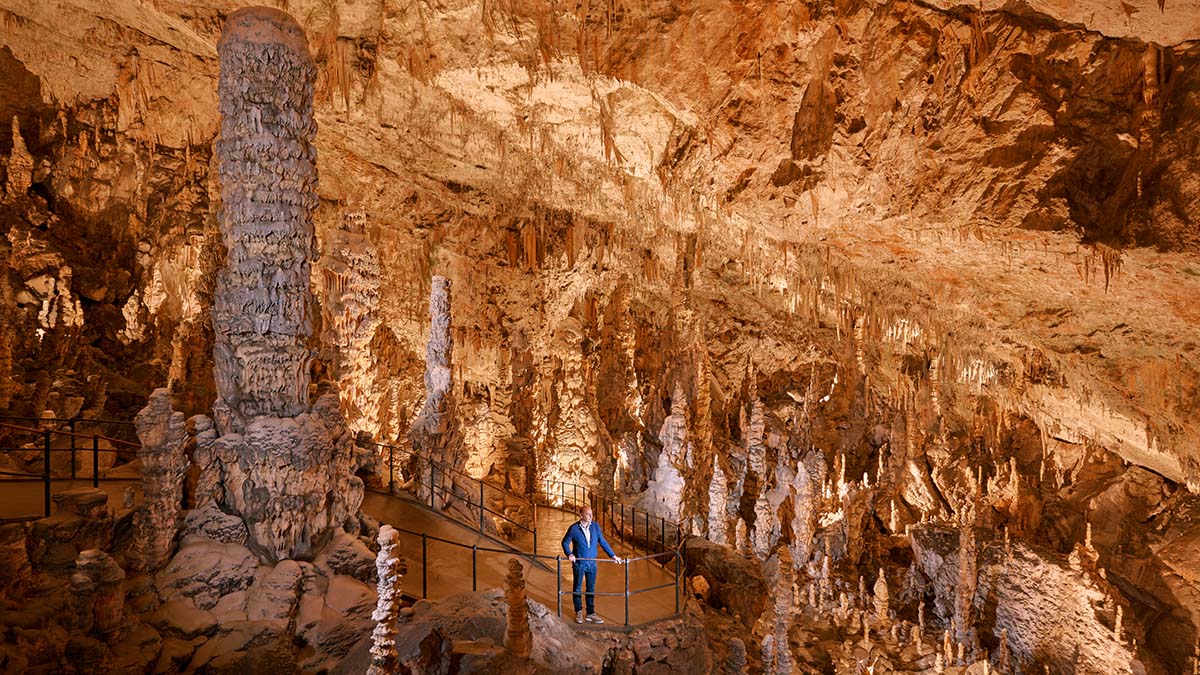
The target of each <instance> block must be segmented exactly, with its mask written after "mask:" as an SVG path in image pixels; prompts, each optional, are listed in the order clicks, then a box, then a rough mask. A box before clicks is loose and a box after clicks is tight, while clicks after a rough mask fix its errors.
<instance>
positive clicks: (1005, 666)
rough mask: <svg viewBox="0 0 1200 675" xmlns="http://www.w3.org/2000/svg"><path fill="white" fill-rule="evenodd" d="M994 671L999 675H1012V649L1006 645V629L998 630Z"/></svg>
mask: <svg viewBox="0 0 1200 675" xmlns="http://www.w3.org/2000/svg"><path fill="white" fill-rule="evenodd" d="M996 672H998V673H1000V675H1013V670H1012V650H1011V649H1009V647H1008V629H1007V628H1003V629H1001V630H1000V652H999V653H998V654H997V655H996Z"/></svg>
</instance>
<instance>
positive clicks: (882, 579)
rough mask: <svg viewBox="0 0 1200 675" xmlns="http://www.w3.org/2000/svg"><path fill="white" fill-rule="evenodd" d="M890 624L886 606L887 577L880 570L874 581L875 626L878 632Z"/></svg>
mask: <svg viewBox="0 0 1200 675" xmlns="http://www.w3.org/2000/svg"><path fill="white" fill-rule="evenodd" d="M890 623H891V608H890V606H889V605H888V587H887V577H886V576H885V575H884V573H883V568H880V569H879V576H878V577H877V578H876V579H875V625H876V626H877V627H878V629H879V630H880V631H883V630H885V629H886V628H887V627H888V625H889V624H890Z"/></svg>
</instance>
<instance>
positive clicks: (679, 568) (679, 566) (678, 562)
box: [675, 551, 683, 614]
mask: <svg viewBox="0 0 1200 675" xmlns="http://www.w3.org/2000/svg"><path fill="white" fill-rule="evenodd" d="M682 572H683V559H682V556H681V555H680V553H679V551H675V613H676V614H678V613H679V595H680V590H681V589H680V588H679V577H680V575H681V574H682Z"/></svg>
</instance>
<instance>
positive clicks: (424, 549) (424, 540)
mask: <svg viewBox="0 0 1200 675" xmlns="http://www.w3.org/2000/svg"><path fill="white" fill-rule="evenodd" d="M428 541H429V536H428V535H427V534H425V533H424V532H422V533H421V597H422V598H426V599H428V598H429V577H427V576H426V574H425V570H427V569H429V548H428Z"/></svg>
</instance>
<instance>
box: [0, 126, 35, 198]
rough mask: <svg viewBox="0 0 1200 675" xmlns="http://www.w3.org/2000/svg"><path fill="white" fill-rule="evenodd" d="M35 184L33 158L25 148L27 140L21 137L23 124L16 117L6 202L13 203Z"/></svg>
mask: <svg viewBox="0 0 1200 675" xmlns="http://www.w3.org/2000/svg"><path fill="white" fill-rule="evenodd" d="M32 183H33V157H31V156H30V155H29V151H28V150H27V149H26V148H25V139H24V138H22V137H21V123H20V121H19V120H18V119H17V117H16V116H15V115H14V116H13V118H12V152H11V153H10V154H9V156H8V179H7V180H6V181H5V185H4V202H5V203H8V202H13V201H16V200H17V199H20V198H21V197H24V196H25V194H26V193H27V192H28V191H29V186H30V185H31V184H32Z"/></svg>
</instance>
